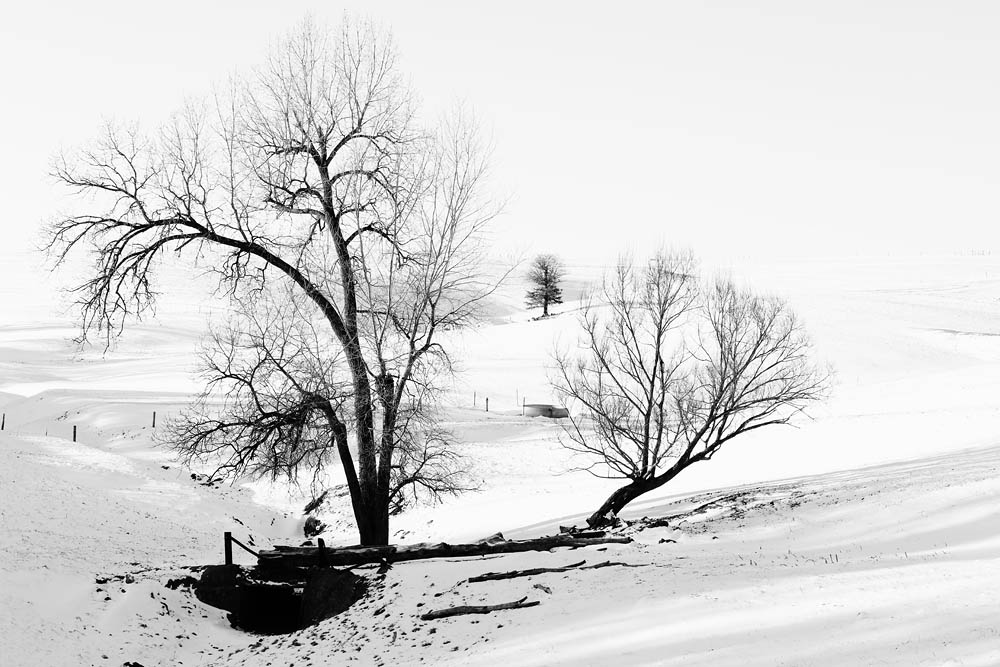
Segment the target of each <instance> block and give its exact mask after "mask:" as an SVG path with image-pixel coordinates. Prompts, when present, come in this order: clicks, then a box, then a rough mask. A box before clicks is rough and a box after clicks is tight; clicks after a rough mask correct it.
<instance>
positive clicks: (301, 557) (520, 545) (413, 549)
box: [258, 534, 632, 567]
mask: <svg viewBox="0 0 1000 667" xmlns="http://www.w3.org/2000/svg"><path fill="white" fill-rule="evenodd" d="M631 541H632V538H630V537H621V536H606V535H603V534H602V535H601V536H593V537H590V536H588V537H576V536H573V535H551V536H549V537H539V538H535V539H531V540H504V539H503V538H502V537H501V536H491V537H490V538H488V539H487V540H485V541H482V542H476V543H473V544H447V543H444V542H442V543H439V544H413V545H400V546H395V545H389V546H380V547H345V548H341V549H335V548H330V547H326V548H325V549H322V550H321V549H319V548H318V547H311V546H310V547H286V546H277V547H275V548H274V549H273V550H271V551H261V552H260V553H259V555H258V563H259V564H260V565H261V566H262V567H267V566H276V567H308V566H311V565H318V564H323V565H333V566H345V565H363V564H365V563H381V562H386V563H398V562H402V561H410V560H421V559H425V558H442V557H452V558H454V557H466V556H484V555H487V554H503V553H515V552H520V551H548V550H549V549H555V548H558V547H570V548H574V549H575V548H579V547H587V546H592V545H595V544H628V543H629V542H631ZM321 561H322V562H321Z"/></svg>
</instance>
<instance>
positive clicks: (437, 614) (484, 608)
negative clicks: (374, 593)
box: [420, 596, 541, 621]
mask: <svg viewBox="0 0 1000 667" xmlns="http://www.w3.org/2000/svg"><path fill="white" fill-rule="evenodd" d="M527 599H528V598H527V596H525V597H523V598H521V599H520V600H514V601H513V602H504V603H502V604H481V605H461V606H458V607H448V608H446V609H438V610H436V611H429V612H427V613H426V614H422V615H421V616H420V620H421V621H433V620H434V619H436V618H448V617H449V616H462V615H464V614H489V613H492V612H494V611H501V610H503V609H526V608H528V607H534V606H537V605H539V604H541V603H540V602H539V601H538V600H532V601H531V602H525V600H527Z"/></svg>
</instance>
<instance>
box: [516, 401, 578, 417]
mask: <svg viewBox="0 0 1000 667" xmlns="http://www.w3.org/2000/svg"><path fill="white" fill-rule="evenodd" d="M524 416H525V417H548V418H549V419H559V418H561V417H569V410H567V409H566V408H560V407H556V406H555V405H549V404H548V403H525V405H524Z"/></svg>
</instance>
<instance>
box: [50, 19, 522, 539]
mask: <svg viewBox="0 0 1000 667" xmlns="http://www.w3.org/2000/svg"><path fill="white" fill-rule="evenodd" d="M214 102H215V103H214V105H212V106H208V107H206V108H198V107H188V108H186V109H184V110H183V111H182V112H181V113H179V114H177V116H176V117H175V119H174V121H173V122H172V123H171V124H169V125H168V127H166V128H164V129H163V130H162V131H161V132H160V133H159V134H154V135H152V136H144V135H142V134H141V133H140V132H138V131H137V130H129V131H121V130H118V129H115V128H108V129H107V131H106V132H105V134H104V136H103V137H102V139H101V140H99V141H98V142H97V144H96V145H95V147H93V148H92V149H89V150H85V151H81V152H80V154H79V155H78V156H76V158H75V159H73V160H69V159H62V160H60V161H59V163H58V166H57V169H56V174H57V177H58V178H59V179H61V180H62V181H63V182H64V183H66V184H67V185H69V186H71V187H73V188H75V189H77V191H78V192H79V193H80V194H81V197H80V202H81V204H82V205H85V206H87V207H89V208H88V210H87V211H86V212H85V213H83V214H78V215H73V216H70V217H67V218H65V219H62V220H60V221H58V222H56V223H55V224H54V226H53V228H52V230H51V234H52V242H51V249H52V251H53V252H54V253H55V254H56V258H57V261H60V262H61V261H64V260H65V259H66V258H67V257H68V256H69V254H70V253H72V252H74V251H76V250H77V249H79V248H83V247H89V249H90V252H91V253H92V256H93V257H94V260H95V270H94V273H93V275H92V276H91V277H90V278H89V279H88V280H87V281H86V282H84V283H83V284H82V285H80V286H79V287H78V288H77V291H78V293H79V295H80V306H81V308H82V323H83V331H84V338H86V337H87V336H88V335H90V334H92V333H95V332H99V333H101V334H104V335H105V336H107V337H108V339H109V340H110V337H112V336H114V335H116V334H117V333H119V332H120V331H121V330H122V327H123V326H124V325H125V323H126V322H127V321H129V320H130V319H131V318H134V317H136V316H141V315H143V314H144V313H146V312H147V311H148V310H149V309H150V308H151V307H152V305H153V303H154V301H155V294H156V293H155V290H154V289H153V288H152V284H153V283H152V281H153V278H154V275H155V267H156V260H157V259H158V258H160V257H166V256H180V257H182V258H183V257H188V258H190V259H191V260H192V261H194V262H195V263H196V265H198V266H200V267H203V268H205V269H206V270H209V271H211V272H213V273H214V274H215V276H216V277H217V278H218V284H219V288H220V293H222V294H225V295H228V297H229V298H230V299H232V300H233V301H234V303H236V304H237V308H235V309H234V310H235V313H236V315H235V320H234V321H233V322H232V323H231V325H230V326H229V327H227V328H226V329H224V330H222V331H217V332H216V335H215V337H214V341H213V342H212V344H211V345H210V346H209V348H210V351H209V354H208V355H207V357H206V358H207V361H208V363H207V372H208V374H209V377H208V379H209V383H210V387H209V394H211V393H212V390H213V389H225V390H227V391H233V392H234V393H232V394H230V398H229V400H228V402H227V403H225V404H224V405H222V406H221V411H220V413H221V414H220V416H217V417H212V416H211V414H210V413H211V409H210V408H211V407H212V405H213V401H211V400H207V399H206V400H202V401H201V402H200V403H199V405H198V407H196V409H195V410H194V412H192V413H191V414H190V415H188V417H187V418H186V419H184V420H183V421H182V422H181V423H179V424H177V426H176V428H175V429H174V431H173V434H174V436H175V437H176V440H175V442H174V444H175V445H176V446H177V447H178V448H179V449H180V450H181V451H182V452H184V453H185V454H186V455H187V456H189V457H192V458H208V459H213V457H214V460H217V461H218V463H219V466H220V471H221V472H224V473H229V474H231V475H240V474H245V473H250V474H283V475H288V476H289V477H293V478H294V477H295V476H296V475H297V474H298V473H299V472H300V471H303V470H309V471H313V472H315V471H316V470H318V469H320V468H321V467H322V465H324V464H325V463H326V462H327V461H329V460H331V458H330V457H335V459H333V460H339V462H340V464H341V466H342V467H343V472H344V475H345V477H346V479H347V483H348V487H349V489H350V493H351V500H352V504H353V509H354V516H355V519H356V521H357V525H358V531H359V535H360V539H361V542H362V543H363V544H385V543H386V542H387V541H388V535H389V527H388V526H389V519H388V517H389V513H390V511H391V510H392V509H394V508H396V509H398V508H399V507H400V506H401V503H402V501H403V499H405V498H406V497H407V493H409V492H411V491H414V490H416V489H425V490H428V491H430V492H431V493H432V494H439V493H446V492H450V491H454V490H458V489H459V488H460V486H461V485H460V484H457V483H456V478H455V477H454V476H453V474H452V469H451V467H449V465H448V463H449V461H450V459H451V457H452V454H451V453H450V449H449V447H448V444H449V442H448V438H447V436H446V434H444V433H443V432H442V431H441V430H440V429H439V428H437V427H436V426H435V420H434V412H433V407H434V396H435V393H436V392H435V387H436V386H437V383H438V380H439V379H440V374H441V373H446V372H448V371H449V370H450V368H451V361H450V358H449V357H448V354H447V351H446V349H445V348H444V347H443V346H442V344H441V342H440V341H439V338H440V333H441V332H442V331H445V330H448V329H451V328H455V327H462V326H465V325H467V324H468V323H469V322H471V321H473V320H474V318H475V317H476V316H477V313H478V309H479V305H480V303H481V302H482V300H483V299H484V298H485V297H486V296H488V295H489V294H490V293H491V292H492V291H493V290H494V289H495V288H496V285H497V282H498V281H497V280H491V279H490V278H489V277H488V276H486V275H484V274H483V273H482V271H481V269H480V267H482V266H483V265H484V262H483V261H482V260H483V259H484V245H483V235H484V233H485V229H486V226H487V225H488V223H489V222H490V220H491V219H492V218H493V217H494V216H495V214H496V213H497V207H496V206H495V205H494V204H493V203H491V201H490V200H489V199H488V198H486V197H485V196H484V193H483V186H484V184H485V177H486V171H487V157H488V150H487V147H485V146H484V145H483V144H482V143H481V142H480V141H479V139H478V134H477V132H476V128H475V125H474V124H473V123H471V122H469V120H468V119H467V118H466V117H464V116H462V115H459V116H457V117H456V118H455V119H453V120H452V121H451V122H449V123H445V124H444V125H443V126H442V127H441V128H440V129H438V130H435V131H427V130H425V129H424V128H422V127H421V126H419V125H418V124H417V123H416V121H415V115H414V114H415V112H414V105H413V102H412V96H411V95H410V93H409V91H408V90H407V88H406V87H405V86H404V85H403V83H402V80H401V77H400V75H399V74H398V72H397V69H396V53H395V50H394V48H393V46H392V44H391V41H390V39H389V38H388V36H387V35H386V34H384V33H382V32H380V31H379V30H378V29H376V28H375V27H374V26H372V25H369V24H354V23H351V22H345V24H344V25H343V27H342V29H341V30H340V31H339V32H337V33H335V34H328V33H326V32H323V31H320V30H318V29H317V28H316V27H314V26H313V25H311V24H309V23H306V24H303V25H302V26H301V28H300V29H298V30H297V31H295V32H293V33H292V34H290V36H289V37H288V38H287V39H285V40H284V41H283V42H282V43H281V44H280V45H279V47H278V48H277V49H276V50H275V51H274V53H273V54H272V56H271V58H270V59H269V60H268V62H267V64H266V65H265V66H264V67H262V68H260V69H259V70H257V71H256V72H254V74H253V75H252V76H250V77H248V78H247V79H245V80H241V81H237V82H236V83H234V84H233V85H232V86H231V90H230V91H229V92H227V93H226V94H225V95H219V96H218V98H217V99H216V100H215V101H214ZM167 251H171V252H170V253H167ZM502 277H503V276H501V278H502ZM352 448H353V453H352ZM355 454H356V455H355Z"/></svg>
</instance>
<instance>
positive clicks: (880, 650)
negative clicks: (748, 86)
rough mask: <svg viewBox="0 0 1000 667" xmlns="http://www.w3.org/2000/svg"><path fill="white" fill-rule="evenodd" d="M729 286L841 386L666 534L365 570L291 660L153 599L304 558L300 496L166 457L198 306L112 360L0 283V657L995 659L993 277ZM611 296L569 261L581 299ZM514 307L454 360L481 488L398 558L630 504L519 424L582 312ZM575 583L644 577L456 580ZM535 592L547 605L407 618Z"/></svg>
mask: <svg viewBox="0 0 1000 667" xmlns="http://www.w3.org/2000/svg"><path fill="white" fill-rule="evenodd" d="M728 268H729V269H730V270H731V271H732V274H733V275H734V276H735V277H736V278H737V279H738V280H746V281H747V282H748V283H749V284H751V285H753V286H755V287H757V288H760V289H765V290H769V291H772V292H774V293H777V294H780V295H782V296H784V297H786V298H787V299H788V300H789V301H790V302H791V304H792V306H793V307H794V309H795V310H797V311H798V312H799V314H800V315H801V316H802V319H803V320H804V322H805V325H806V328H807V329H808V331H809V332H810V333H811V335H812V337H813V339H814V341H815V344H816V354H817V356H818V357H819V358H820V359H821V360H823V361H825V362H828V363H830V364H831V365H832V366H833V367H834V369H835V371H836V383H835V386H834V390H833V393H832V395H831V397H830V399H829V400H828V401H826V402H825V403H824V404H823V405H821V406H819V407H818V408H817V409H815V410H814V411H813V413H812V415H813V419H812V420H805V421H800V422H799V427H798V428H784V429H782V428H778V429H776V430H775V429H771V430H765V431H762V432H758V433H756V434H753V435H748V436H746V437H744V438H741V439H740V440H737V441H735V442H733V443H731V445H730V446H729V448H728V449H727V450H723V452H722V453H721V454H720V455H719V456H718V457H716V458H715V459H713V461H712V463H711V464H703V465H698V466H695V467H693V468H691V469H689V470H688V471H686V472H685V473H683V474H682V475H681V476H680V477H679V478H678V479H677V480H675V482H673V483H671V484H669V485H668V486H667V487H665V488H664V489H663V490H662V492H661V493H659V494H656V495H652V496H650V497H648V498H643V499H641V500H640V501H639V502H637V503H635V504H634V505H633V506H631V507H630V509H629V510H628V511H627V512H626V514H625V516H626V517H627V518H638V517H642V516H650V517H661V516H667V517H673V518H672V519H671V520H670V521H669V525H668V526H667V527H661V528H655V529H648V530H641V531H636V532H635V534H634V537H635V542H634V543H632V544H629V545H609V546H607V547H605V548H602V549H601V550H599V549H596V548H593V547H588V548H586V549H582V550H577V551H573V552H564V551H557V552H553V553H529V554H512V555H508V556H503V557H500V558H487V559H466V560H464V561H462V562H449V561H445V560H435V561H425V562H414V563H407V564H398V565H396V566H395V567H393V568H392V569H391V570H389V572H387V573H385V574H384V576H383V577H381V578H379V577H378V575H375V574H374V572H371V573H370V576H371V577H372V578H373V581H375V582H376V583H375V584H374V585H373V588H372V593H371V596H370V597H369V598H367V599H366V600H364V601H362V602H361V603H359V604H358V605H356V606H355V607H354V608H352V609H351V610H349V611H348V612H346V613H345V614H344V615H342V616H340V617H337V618H333V619H330V620H328V621H325V622H323V623H321V624H319V625H317V626H315V627H313V628H310V629H308V630H306V631H302V632H299V633H296V634H293V635H288V636H280V637H255V636H251V635H247V634H245V633H241V632H238V631H236V630H233V629H231V628H230V627H229V625H228V623H227V622H226V620H225V618H224V613H223V612H222V611H220V610H217V609H214V608H211V607H207V606H204V605H202V604H201V603H200V602H198V601H197V600H195V599H194V598H193V596H191V595H190V593H188V592H186V591H185V590H184V589H183V588H181V589H176V590H174V589H168V588H167V587H166V586H165V584H166V582H167V581H168V580H170V579H173V578H178V577H181V576H183V575H185V574H189V573H190V571H189V570H187V569H186V568H188V567H190V566H196V565H203V564H208V563H217V562H220V561H221V559H222V539H221V536H222V532H223V531H226V530H230V531H232V532H233V534H234V536H236V537H237V538H239V539H241V540H244V541H247V542H248V543H249V544H251V545H255V546H267V545H270V544H274V543H291V544H295V543H298V542H300V541H301V540H302V532H301V529H302V523H303V519H304V517H303V516H302V513H301V510H302V506H303V505H304V504H305V503H306V502H307V501H308V500H309V499H310V498H311V497H312V496H311V494H310V491H309V490H308V489H298V490H296V489H291V490H289V489H287V488H285V487H284V486H283V485H281V484H271V483H266V482H255V483H238V484H235V485H232V486H230V485H206V484H203V483H202V481H203V480H202V478H198V479H195V478H193V477H192V472H191V471H188V470H185V469H182V468H181V467H179V466H178V465H177V464H176V463H175V462H174V461H173V460H172V459H171V457H170V453H169V452H168V451H164V450H161V449H157V448H154V447H152V445H151V435H152V432H153V427H152V413H153V411H156V412H157V415H158V425H160V426H161V425H162V423H163V420H164V419H166V418H168V417H169V415H170V414H172V413H176V411H177V410H179V409H180V408H181V407H182V406H183V405H184V403H185V401H186V400H187V397H188V396H189V395H190V393H191V392H193V391H195V390H196V389H197V381H196V379H194V378H192V377H191V375H190V372H191V370H192V369H193V367H194V366H193V360H194V353H195V351H196V349H197V342H198V339H199V337H200V333H201V330H202V329H203V327H204V321H205V317H206V315H205V313H206V312H207V311H206V310H203V309H202V308H201V307H196V306H195V305H192V304H200V303H203V301H202V300H201V299H200V298H196V297H195V296H194V295H193V294H179V295H173V296H170V297H169V298H168V299H167V300H166V301H165V302H164V304H163V307H162V309H161V312H160V316H159V317H158V318H157V319H156V320H151V321H147V322H145V323H142V324H140V325H138V326H136V327H135V328H133V329H132V330H130V331H129V332H128V333H127V334H126V335H125V337H124V338H123V339H122V340H121V341H120V342H119V344H118V345H117V346H116V347H115V348H114V349H113V350H111V351H110V352H108V353H107V354H104V353H103V351H102V350H100V349H89V350H83V351H79V350H77V349H76V348H75V347H74V346H73V345H72V344H71V343H70V342H68V338H69V337H71V336H72V335H73V334H74V330H73V328H72V325H73V322H72V320H71V319H70V318H69V317H68V316H67V317H66V318H65V319H61V320H60V319H57V318H55V317H54V316H53V315H52V314H51V309H50V308H49V304H48V303H47V302H46V301H45V297H44V296H43V295H44V294H45V293H47V292H45V290H47V289H49V288H50V287H51V286H50V285H41V284H33V285H15V284H6V285H4V286H3V287H2V288H0V296H2V297H3V298H4V300H5V302H6V303H12V304H15V305H14V307H13V308H10V309H8V310H7V311H6V313H5V317H4V319H3V320H2V322H0V410H2V411H3V412H4V413H5V420H6V423H5V426H4V430H3V432H2V433H0V663H3V664H5V665H6V664H11V665H86V664H97V665H104V664H106V665H121V664H123V663H124V662H126V661H132V662H136V663H139V664H141V665H145V666H146V667H149V666H150V665H175V664H184V665H199V664H200V665H221V664H248V665H268V664H273V665H288V664H295V665H301V664H315V665H323V664H342V663H344V662H346V661H347V660H348V659H351V660H354V661H355V662H356V663H357V664H413V663H418V662H424V663H427V664H452V663H453V664H497V663H508V664H534V665H550V664H595V665H600V664H610V663H617V664H706V665H728V664H732V665H737V664H740V665H743V664H760V665H778V664H787V665H813V664H829V665H841V664H898V665H917V664H927V665H940V664H954V665H960V664H961V665H995V664H1000V612H998V609H1000V603H998V602H997V601H998V600H1000V511H998V509H997V508H998V507H1000V325H998V322H1000V260H997V259H994V258H992V257H989V256H985V257H968V256H966V257H919V258H912V259H905V258H893V257H889V258H886V257H879V258H871V259H857V258H854V259H844V260H821V261H812V262H808V261H804V260H803V261H796V262H787V261H786V262H773V263H762V262H757V263H752V262H744V263H738V264H733V265H731V266H729V267H728ZM596 272H597V268H596V267H576V268H574V267H573V266H572V264H571V266H570V270H569V278H570V280H571V281H572V282H571V285H568V286H567V290H566V294H567V297H568V298H569V299H575V298H577V296H578V294H579V290H580V289H581V288H582V286H583V285H584V284H585V283H586V282H587V281H588V280H591V279H593V277H594V275H595V273H596ZM43 288H44V289H43ZM522 289H523V286H522V285H520V284H518V283H517V282H516V281H515V283H513V284H512V285H510V286H509V287H508V288H507V289H506V290H505V292H504V293H503V294H501V295H500V297H499V299H498V301H497V303H496V304H494V308H493V311H492V315H491V317H490V318H489V321H488V323H486V324H484V325H483V326H481V327H480V328H478V329H477V330H476V331H474V332H470V333H469V334H467V335H466V336H464V338H463V339H462V340H461V341H457V342H456V345H457V346H458V347H459V348H460V349H461V354H460V358H461V360H462V364H461V366H462V372H461V374H460V375H459V376H458V377H457V378H456V383H455V386H454V388H453V390H452V391H451V392H450V394H449V395H448V401H447V403H448V408H447V409H446V411H445V414H444V415H443V418H444V419H445V421H447V422H448V423H449V425H450V426H451V427H452V428H453V429H454V431H455V433H456V434H457V435H458V436H459V439H460V441H461V443H462V444H461V448H460V449H461V454H462V455H464V456H465V458H466V460H467V461H468V465H467V468H468V473H469V475H470V477H471V478H473V479H475V480H478V482H479V485H480V486H481V490H480V491H478V492H475V493H469V494H466V495H463V496H461V497H459V498H455V499H449V500H447V501H446V502H445V503H444V504H442V505H439V506H435V507H418V508H415V509H413V510H411V511H409V512H407V513H405V514H404V515H402V516H400V517H397V518H396V519H395V521H394V523H393V529H394V539H396V540H398V541H401V542H417V541H428V540H434V541H441V540H445V541H465V540H475V539H478V538H482V537H484V536H486V535H488V534H491V533H494V532H496V531H498V530H499V531H503V533H504V535H505V536H507V537H522V536H529V535H540V534H545V533H549V532H552V531H554V530H555V529H556V528H557V526H558V525H559V524H567V523H574V522H576V523H580V522H582V517H583V516H586V514H588V513H589V512H590V511H592V510H593V509H595V508H596V507H597V505H599V504H600V502H601V501H602V500H603V499H604V497H605V496H606V495H607V494H608V493H609V492H610V491H611V490H612V489H613V488H615V482H613V481H612V482H609V481H607V480H600V479H596V478H593V477H591V476H589V475H586V474H585V473H580V472H569V471H570V470H571V468H572V467H573V463H574V461H573V460H572V458H571V457H570V456H569V455H568V454H567V452H566V451H565V450H563V449H561V448H560V447H559V445H558V435H559V427H558V425H557V424H556V423H553V422H550V421H546V420H541V419H530V418H523V417H521V416H520V409H519V405H520V400H521V399H522V398H526V399H527V401H528V402H548V401H549V400H550V392H549V389H548V386H547V382H546V373H545V366H546V363H547V358H548V354H549V352H550V351H551V349H552V347H553V345H554V344H555V342H556V341H557V340H562V341H568V340H571V339H572V336H573V335H574V334H573V331H574V324H575V321H574V314H573V309H574V307H575V305H576V304H575V302H574V301H572V300H568V301H567V303H566V304H565V305H564V306H563V307H562V308H561V309H559V311H558V312H559V313H560V314H558V315H557V316H556V317H553V318H550V319H548V320H544V321H531V320H530V315H529V314H526V313H524V312H523V310H522V309H521V307H520V299H521V292H522ZM473 393H475V397H476V399H475V405H473ZM486 397H489V398H490V412H489V413H486V412H485V411H484V409H483V401H484V400H485V398H486ZM74 426H75V427H76V428H77V433H78V437H77V440H78V441H77V442H76V443H73V442H72V441H71V440H72V432H73V427H74ZM195 472H196V473H197V472H205V471H195ZM330 483H331V484H336V483H338V480H337V479H331V480H330ZM321 518H323V519H324V520H325V521H326V522H327V523H328V524H329V525H330V527H329V528H328V530H327V532H326V534H325V535H324V537H325V538H326V539H327V542H328V543H331V544H333V543H350V542H352V541H353V539H354V537H353V527H352V525H351V518H350V512H349V510H348V507H347V505H346V504H345V503H341V504H340V505H334V506H333V507H331V508H330V509H329V511H328V512H327V513H326V514H325V515H324V516H322V517H321ZM244 556H245V557H246V558H247V559H249V558H250V557H249V556H248V555H246V554H244ZM580 560H586V561H587V562H588V563H597V562H599V561H604V560H612V561H620V562H623V563H626V564H628V565H633V566H636V567H625V566H614V567H607V568H602V569H597V570H588V571H579V572H566V573H560V574H546V575H539V576H536V577H532V578H522V579H515V580H511V581H506V582H490V583H482V584H469V583H460V582H462V581H463V580H464V579H467V578H468V577H469V576H472V575H475V574H482V573H483V572H487V571H502V570H511V569H521V568H523V567H556V566H561V565H565V564H567V563H571V562H578V561H580ZM245 562H248V561H245ZM437 593H443V595H436V594H437ZM523 596H528V597H529V598H530V599H532V600H539V601H540V602H541V604H540V605H538V606H536V607H534V608H531V609H525V610H517V611H508V612H498V613H496V614H492V615H489V616H480V617H477V616H467V617H458V618H453V619H447V620H440V621H431V622H423V621H420V620H419V619H418V616H419V614H420V613H422V611H423V610H427V609H434V608H437V607H443V606H450V605H453V604H461V603H468V604H476V603H483V602H484V601H487V602H489V603H496V602H506V601H510V600H515V599H518V598H521V597H523ZM383 607H384V609H385V610H384V611H383V612H379V613H375V612H376V611H377V610H379V609H381V608H383Z"/></svg>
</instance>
